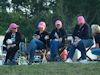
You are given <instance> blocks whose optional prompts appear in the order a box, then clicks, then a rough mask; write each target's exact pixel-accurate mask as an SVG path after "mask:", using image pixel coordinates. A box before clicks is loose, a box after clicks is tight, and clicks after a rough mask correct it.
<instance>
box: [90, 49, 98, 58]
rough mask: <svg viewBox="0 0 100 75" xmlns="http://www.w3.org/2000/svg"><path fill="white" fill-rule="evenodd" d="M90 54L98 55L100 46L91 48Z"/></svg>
mask: <svg viewBox="0 0 100 75" xmlns="http://www.w3.org/2000/svg"><path fill="white" fill-rule="evenodd" d="M91 51H92V54H94V55H98V56H100V48H92V49H91Z"/></svg>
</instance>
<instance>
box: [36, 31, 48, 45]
mask: <svg viewBox="0 0 100 75" xmlns="http://www.w3.org/2000/svg"><path fill="white" fill-rule="evenodd" d="M35 34H37V35H39V36H40V38H39V40H40V41H42V42H43V43H44V44H47V42H48V40H45V36H49V33H48V32H47V31H44V32H42V33H40V31H36V32H35Z"/></svg>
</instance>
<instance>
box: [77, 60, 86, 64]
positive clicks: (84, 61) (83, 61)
mask: <svg viewBox="0 0 100 75" xmlns="http://www.w3.org/2000/svg"><path fill="white" fill-rule="evenodd" d="M79 62H80V63H83V64H87V63H88V61H87V59H84V60H80V61H79Z"/></svg>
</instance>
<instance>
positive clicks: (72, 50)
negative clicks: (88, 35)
mask: <svg viewBox="0 0 100 75" xmlns="http://www.w3.org/2000/svg"><path fill="white" fill-rule="evenodd" d="M91 45H93V40H92V39H88V40H83V39H82V40H81V41H79V43H78V45H77V46H75V45H73V44H72V45H70V48H69V53H68V58H71V59H72V58H73V55H74V53H75V50H76V49H78V50H80V52H81V58H82V59H86V48H87V47H89V46H91Z"/></svg>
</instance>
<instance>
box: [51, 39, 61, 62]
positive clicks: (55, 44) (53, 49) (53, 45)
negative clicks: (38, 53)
mask: <svg viewBox="0 0 100 75" xmlns="http://www.w3.org/2000/svg"><path fill="white" fill-rule="evenodd" d="M59 46H60V43H59V42H58V41H55V40H52V41H51V43H50V60H51V61H53V60H56V59H58V57H59V56H58V49H59ZM56 56H57V57H56Z"/></svg>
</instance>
